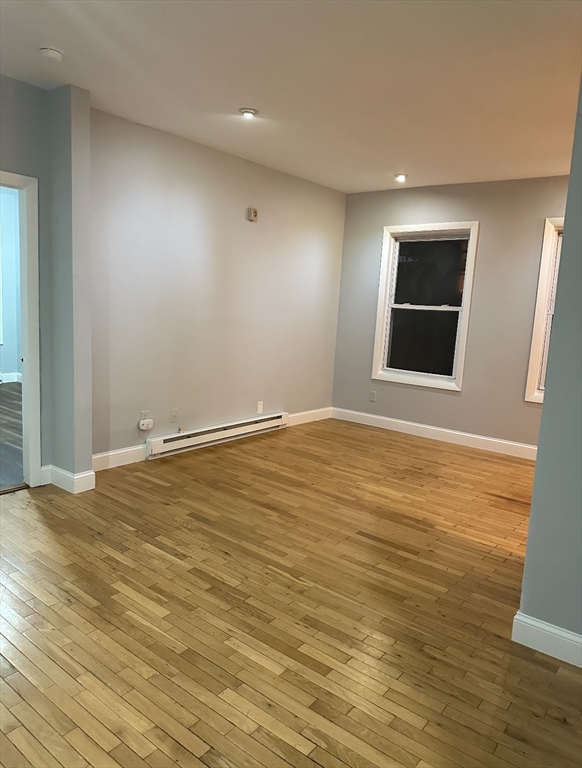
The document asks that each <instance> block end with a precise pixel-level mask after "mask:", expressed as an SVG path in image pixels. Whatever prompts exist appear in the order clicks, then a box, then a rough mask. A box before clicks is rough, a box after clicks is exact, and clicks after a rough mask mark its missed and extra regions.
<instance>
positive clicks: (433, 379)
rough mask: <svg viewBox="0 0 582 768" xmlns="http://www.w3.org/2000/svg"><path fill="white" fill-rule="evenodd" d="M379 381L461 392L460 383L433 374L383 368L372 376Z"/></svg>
mask: <svg viewBox="0 0 582 768" xmlns="http://www.w3.org/2000/svg"><path fill="white" fill-rule="evenodd" d="M372 378H373V379H376V380H377V381H392V382H395V383H397V384H411V385H412V386H414V387H428V388H429V389H448V390H452V391H453V392H460V391H461V386H460V382H458V381H456V380H455V379H453V378H451V377H449V376H432V375H431V374H422V373H408V372H407V371H396V370H389V369H387V368H383V369H382V370H380V371H376V373H373V374H372Z"/></svg>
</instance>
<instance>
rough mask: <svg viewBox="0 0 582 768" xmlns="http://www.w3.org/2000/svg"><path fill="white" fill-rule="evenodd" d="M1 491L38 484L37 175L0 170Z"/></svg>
mask: <svg viewBox="0 0 582 768" xmlns="http://www.w3.org/2000/svg"><path fill="white" fill-rule="evenodd" d="M0 276H1V277H0V494H3V493H6V492H8V491H12V490H17V489H19V488H23V487H26V486H27V485H29V486H34V485H40V484H41V455H40V370H39V368H40V366H39V310H38V305H39V280H38V181H37V179H34V178H31V177H28V176H20V175H17V174H12V173H6V172H4V171H0Z"/></svg>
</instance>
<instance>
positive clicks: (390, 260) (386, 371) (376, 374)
mask: <svg viewBox="0 0 582 768" xmlns="http://www.w3.org/2000/svg"><path fill="white" fill-rule="evenodd" d="M478 234H479V222H478V221H460V222H446V223H442V224H415V225H413V226H404V227H384V238H383V242H382V262H381V266H380V287H379V290H378V310H377V313H376V336H375V341H374V361H373V367H372V378H373V379H378V380H380V381H393V382H398V383H400V384H412V385H413V386H417V387H431V388H434V389H450V390H454V391H455V392H460V391H461V387H462V384H463V371H464V367H465V351H466V347H467V332H468V329H469V309H470V306H471V294H472V291H473V275H474V271H475V255H476V253H477V237H478ZM419 236H420V237H419ZM450 237H468V238H469V243H468V247H467V264H466V267H465V284H464V288H463V303H462V306H461V307H459V308H458V311H459V325H458V328H457V344H456V348H455V360H454V364H453V374H452V376H440V375H437V374H433V373H418V372H413V371H401V370H396V369H394V368H385V367H384V359H385V354H386V344H387V342H388V339H389V333H390V313H389V311H388V310H389V306H390V296H391V294H392V291H393V290H394V287H395V282H396V269H397V266H398V259H397V253H398V247H397V246H398V242H400V241H403V240H418V239H421V238H422V239H427V240H428V239H433V240H437V239H446V238H450ZM431 309H432V307H431ZM451 309H453V308H451ZM455 309H456V308H455ZM449 311H450V310H449Z"/></svg>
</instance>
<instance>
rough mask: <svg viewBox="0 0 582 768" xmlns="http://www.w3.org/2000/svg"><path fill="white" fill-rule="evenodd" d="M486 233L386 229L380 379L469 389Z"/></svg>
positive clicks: (441, 227) (376, 370)
mask: <svg viewBox="0 0 582 768" xmlns="http://www.w3.org/2000/svg"><path fill="white" fill-rule="evenodd" d="M478 228H479V223H478V222H476V221H465V222H460V223H453V224H425V225H420V226H412V227H384V242H383V246H382V266H381V270H380V290H379V293H378V313H377V316H376V339H375V343H374V366H373V370H372V378H373V379H380V380H382V381H396V382H401V383H403V384H413V385H416V386H421V387H435V388H437V389H452V390H457V391H460V390H461V384H462V379H463V365H464V358H465V346H466V341H467V329H468V323H469V305H470V301H471V289H472V285H473V269H474V264H475V252H476V249H477V232H478Z"/></svg>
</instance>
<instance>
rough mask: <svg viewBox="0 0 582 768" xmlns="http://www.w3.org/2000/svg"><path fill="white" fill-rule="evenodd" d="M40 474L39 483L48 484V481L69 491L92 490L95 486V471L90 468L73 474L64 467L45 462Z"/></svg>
mask: <svg viewBox="0 0 582 768" xmlns="http://www.w3.org/2000/svg"><path fill="white" fill-rule="evenodd" d="M40 475H41V482H40V485H48V484H49V483H50V484H51V485H56V486H57V487H58V488H62V489H63V491H68V492H69V493H83V492H84V491H92V490H93V488H95V472H94V471H93V470H91V469H90V470H88V471H87V472H78V473H77V474H73V473H72V472H68V471H67V470H66V469H61V468H60V467H55V466H53V465H52V464H46V465H45V466H43V467H41V471H40Z"/></svg>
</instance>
